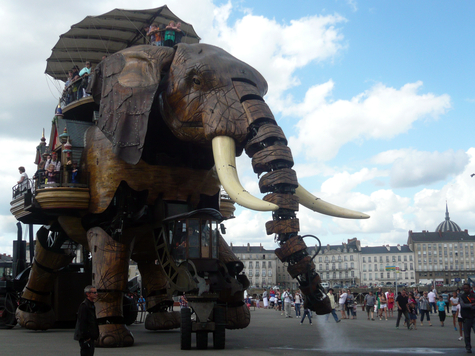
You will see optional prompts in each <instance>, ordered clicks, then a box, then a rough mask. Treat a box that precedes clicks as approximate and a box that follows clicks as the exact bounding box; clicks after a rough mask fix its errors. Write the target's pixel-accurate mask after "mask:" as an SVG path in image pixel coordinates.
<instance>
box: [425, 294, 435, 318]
mask: <svg viewBox="0 0 475 356" xmlns="http://www.w3.org/2000/svg"><path fill="white" fill-rule="evenodd" d="M427 297H428V298H429V304H430V313H431V314H432V308H434V313H437V305H436V302H437V301H436V298H437V296H436V295H435V293H434V291H430V292H429V294H428V295H427Z"/></svg>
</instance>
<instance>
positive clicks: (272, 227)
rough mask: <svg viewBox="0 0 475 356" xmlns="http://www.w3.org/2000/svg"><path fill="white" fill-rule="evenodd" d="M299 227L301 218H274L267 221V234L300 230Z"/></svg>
mask: <svg viewBox="0 0 475 356" xmlns="http://www.w3.org/2000/svg"><path fill="white" fill-rule="evenodd" d="M299 228H300V226H299V219H288V220H272V221H268V222H266V232H267V235H271V234H288V233H291V232H298V231H299Z"/></svg>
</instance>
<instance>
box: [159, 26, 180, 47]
mask: <svg viewBox="0 0 475 356" xmlns="http://www.w3.org/2000/svg"><path fill="white" fill-rule="evenodd" d="M176 30H177V27H176V25H175V21H170V23H169V24H168V26H167V27H166V28H165V36H164V42H163V44H164V46H167V47H173V46H174V45H175V33H176ZM180 31H181V30H180Z"/></svg>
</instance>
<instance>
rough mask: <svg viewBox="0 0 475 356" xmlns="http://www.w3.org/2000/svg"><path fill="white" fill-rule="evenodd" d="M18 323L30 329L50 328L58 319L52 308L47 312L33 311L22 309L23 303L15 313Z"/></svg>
mask: <svg viewBox="0 0 475 356" xmlns="http://www.w3.org/2000/svg"><path fill="white" fill-rule="evenodd" d="M15 317H16V319H17V321H18V324H20V325H21V326H23V327H24V328H26V329H30V330H48V329H51V328H52V327H53V326H54V323H55V321H56V318H55V315H54V312H53V310H52V309H50V310H49V311H47V312H45V313H31V312H27V311H24V310H21V305H20V307H18V309H17V310H16V313H15Z"/></svg>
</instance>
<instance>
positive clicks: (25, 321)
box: [16, 227, 75, 330]
mask: <svg viewBox="0 0 475 356" xmlns="http://www.w3.org/2000/svg"><path fill="white" fill-rule="evenodd" d="M51 234H52V235H53V236H51ZM48 237H49V238H50V246H48ZM66 239H67V236H66V235H65V234H64V233H58V232H56V233H55V232H50V231H49V230H48V229H46V228H44V227H42V228H40V229H39V230H38V233H37V235H36V252H35V260H34V262H33V265H32V267H31V271H30V276H29V279H28V283H27V285H26V287H25V288H24V289H23V293H22V296H21V299H20V305H19V306H18V309H17V311H16V319H17V320H18V323H19V324H20V325H21V326H23V327H24V328H27V329H32V330H47V329H50V328H52V327H53V325H54V323H55V321H56V318H55V315H54V311H53V309H52V307H51V292H52V290H53V287H54V282H55V280H56V275H57V272H58V271H59V270H60V269H62V268H63V267H66V266H67V265H69V264H70V263H71V261H72V260H73V258H74V256H75V254H74V252H73V251H71V250H63V249H61V248H60V247H61V245H62V244H63V242H64V241H65V240H66Z"/></svg>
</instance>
